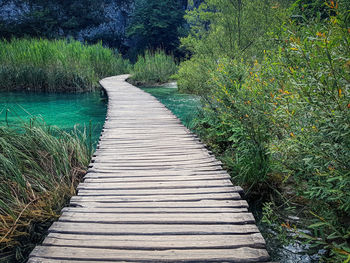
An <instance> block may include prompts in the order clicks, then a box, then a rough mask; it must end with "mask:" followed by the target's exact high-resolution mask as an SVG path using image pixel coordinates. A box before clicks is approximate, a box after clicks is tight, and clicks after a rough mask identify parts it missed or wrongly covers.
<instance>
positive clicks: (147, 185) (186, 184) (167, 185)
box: [78, 179, 233, 190]
mask: <svg viewBox="0 0 350 263" xmlns="http://www.w3.org/2000/svg"><path fill="white" fill-rule="evenodd" d="M222 186H225V187H227V186H229V188H231V189H232V190H233V186H232V183H231V181H230V180H228V179H226V180H207V181H204V182H202V181H175V182H125V183H119V182H118V183H108V184H106V183H94V182H89V183H81V184H80V185H79V186H78V190H82V189H96V190H99V189H103V190H114V189H176V188H181V189H185V188H207V187H211V188H215V187H222Z"/></svg>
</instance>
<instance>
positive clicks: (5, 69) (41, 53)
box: [0, 39, 130, 92]
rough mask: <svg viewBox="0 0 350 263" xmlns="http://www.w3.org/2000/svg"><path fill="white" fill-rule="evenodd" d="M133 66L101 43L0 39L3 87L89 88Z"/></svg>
mask: <svg viewBox="0 0 350 263" xmlns="http://www.w3.org/2000/svg"><path fill="white" fill-rule="evenodd" d="M129 68H130V66H129V64H128V61H125V60H123V59H122V58H121V57H120V55H117V57H116V56H115V55H114V53H113V51H112V50H110V49H107V48H104V47H103V46H102V45H101V44H98V45H93V46H88V45H83V44H81V43H80V42H78V41H74V40H69V41H68V40H55V41H49V40H43V39H30V40H29V39H13V40H11V41H10V42H8V41H1V42H0V90H24V89H25V90H34V91H49V92H64V91H68V92H80V91H89V90H93V89H94V88H95V87H97V86H98V80H99V79H101V78H104V77H107V76H111V75H118V74H122V73H126V72H128V70H129Z"/></svg>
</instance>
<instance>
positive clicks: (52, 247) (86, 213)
mask: <svg viewBox="0 0 350 263" xmlns="http://www.w3.org/2000/svg"><path fill="white" fill-rule="evenodd" d="M127 77H128V76H127V75H123V76H117V77H111V78H106V79H104V80H102V81H101V85H102V86H103V87H104V88H105V90H106V91H107V93H108V97H109V106H108V115H107V119H106V123H105V125H104V130H103V133H102V135H101V138H100V143H99V146H98V149H97V150H96V153H95V155H94V158H93V161H92V163H91V165H90V168H89V170H88V173H87V175H86V176H85V181H84V183H81V184H80V185H79V187H78V190H79V192H78V195H77V196H75V197H73V198H72V199H71V202H70V206H69V207H66V208H64V209H63V211H62V215H61V217H60V219H59V220H58V222H55V223H54V224H53V225H52V226H51V228H50V229H49V235H48V237H47V238H46V239H45V241H44V243H43V244H42V245H41V246H38V247H36V248H35V249H34V251H33V252H32V254H31V257H30V259H29V262H31V263H34V262H36V263H37V262H90V263H91V262H265V261H267V260H269V256H268V254H267V252H266V250H265V241H264V239H263V238H262V236H261V234H260V233H259V230H258V229H257V227H256V225H255V223H254V217H253V216H252V214H251V213H249V212H248V210H247V208H248V205H247V202H246V201H244V200H242V199H241V196H240V193H241V191H242V190H241V188H240V187H236V186H233V185H232V183H231V181H230V178H229V176H228V174H227V173H226V172H225V171H224V170H222V168H221V163H220V162H218V161H217V160H216V159H215V157H213V156H212V155H211V154H210V153H209V152H208V151H207V150H206V148H205V147H204V146H203V144H202V143H200V141H199V140H198V139H197V138H196V136H194V135H193V134H191V133H190V132H189V131H188V130H187V129H186V128H185V127H184V126H183V125H182V124H181V123H180V121H179V120H178V119H177V118H176V117H175V116H174V115H173V114H172V113H171V112H170V111H169V110H168V109H166V108H165V107H164V106H163V105H162V104H161V103H160V102H158V101H157V100H156V99H155V98H154V97H152V96H151V95H149V94H148V93H145V92H143V91H142V90H140V89H138V88H136V87H134V86H132V85H130V84H128V83H127V82H125V79H126V78H127Z"/></svg>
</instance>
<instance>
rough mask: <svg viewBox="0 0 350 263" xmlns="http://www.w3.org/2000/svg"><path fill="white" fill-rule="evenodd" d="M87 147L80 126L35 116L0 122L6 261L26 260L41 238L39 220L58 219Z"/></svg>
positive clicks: (1, 230) (1, 247) (0, 208)
mask: <svg viewBox="0 0 350 263" xmlns="http://www.w3.org/2000/svg"><path fill="white" fill-rule="evenodd" d="M88 149H89V147H88V146H87V144H86V136H85V135H84V134H82V133H80V132H78V131H74V132H72V133H69V134H68V133H66V132H63V131H60V130H58V129H56V128H53V127H46V126H45V124H41V123H38V122H36V121H31V123H30V124H29V125H24V126H23V127H21V128H17V129H14V128H9V127H0V219H1V220H0V236H1V240H0V255H1V257H3V256H4V255H8V261H7V262H20V261H23V258H22V256H24V257H25V255H26V254H27V253H29V252H30V251H31V250H32V249H33V247H34V246H35V244H33V241H34V242H40V238H38V235H39V236H40V237H41V234H38V233H35V225H36V224H40V223H44V222H50V220H51V221H52V220H54V219H57V218H58V216H59V214H60V210H61V209H62V207H63V206H64V205H65V203H66V202H67V200H68V199H69V198H70V197H71V196H72V195H74V194H75V189H76V186H77V184H78V182H79V181H80V179H81V177H82V176H83V175H84V174H85V170H86V167H87V165H88V163H89V160H90V157H91V153H90V152H89V150H88ZM15 250H16V253H14V252H15ZM22 253H23V254H22ZM14 254H16V258H15V256H14Z"/></svg>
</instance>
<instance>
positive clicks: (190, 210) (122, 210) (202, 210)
mask: <svg viewBox="0 0 350 263" xmlns="http://www.w3.org/2000/svg"><path fill="white" fill-rule="evenodd" d="M62 212H78V213H101V214H104V213H121V214H125V213H127V214H136V213H139V214H147V213H149V214H162V213H166V214H181V213H183V214H184V213H185V214H186V213H187V214H198V213H231V214H232V213H242V212H248V209H247V208H246V207H239V208H232V207H211V208H206V207H190V208H188V207H187V208H179V207H162V208H157V207H135V208H124V207H102V208H101V207H96V206H95V207H92V206H87V207H65V208H63V209H62Z"/></svg>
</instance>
